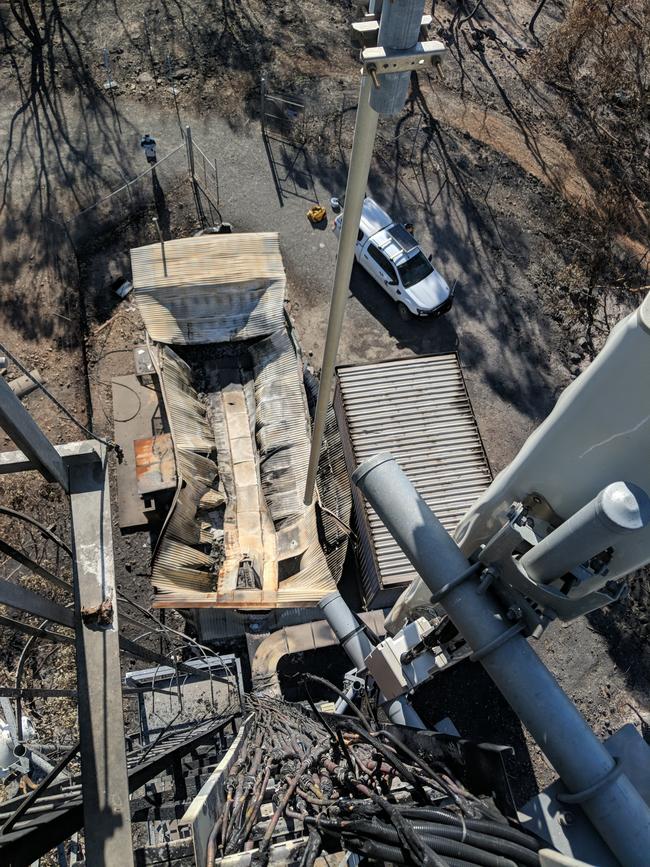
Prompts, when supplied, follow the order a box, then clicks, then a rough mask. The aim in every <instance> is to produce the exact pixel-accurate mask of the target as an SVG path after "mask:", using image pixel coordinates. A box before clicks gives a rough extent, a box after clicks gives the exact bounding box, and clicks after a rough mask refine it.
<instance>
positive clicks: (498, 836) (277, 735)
mask: <svg viewBox="0 0 650 867" xmlns="http://www.w3.org/2000/svg"><path fill="white" fill-rule="evenodd" d="M307 677H308V679H310V680H316V681H319V682H320V683H325V684H327V682H326V681H323V679H322V678H316V677H314V676H312V675H307ZM333 689H334V691H335V692H338V690H336V688H335V687H333ZM341 695H342V694H341ZM248 703H249V709H250V711H251V717H249V722H248V732H247V735H246V738H245V740H244V741H243V742H242V744H241V748H240V750H239V752H238V758H237V759H236V761H235V762H234V764H233V765H232V767H231V770H230V774H229V777H228V779H227V782H226V799H225V804H224V806H223V809H222V811H221V815H220V816H219V817H218V818H217V821H216V824H215V826H214V829H213V831H212V834H211V838H210V847H209V848H210V853H209V857H210V858H212V859H214V858H215V857H216V858H219V857H224V856H227V855H233V854H235V853H237V852H243V851H249V850H251V849H257V852H256V853H253V858H254V862H255V863H256V864H257V865H265V864H267V863H268V861H269V860H270V858H271V852H270V849H271V846H272V843H273V838H274V834H276V829H278V827H279V825H280V823H283V824H284V825H286V830H287V832H291V831H294V832H295V833H297V835H298V836H300V835H301V834H302V835H303V836H304V839H305V845H304V847H303V848H302V852H301V854H300V856H299V861H300V865H301V867H309V865H312V864H313V863H314V861H315V860H316V858H317V857H318V856H319V855H320V853H321V852H322V851H329V852H338V851H340V850H342V849H345V850H347V851H351V852H355V853H358V854H360V855H365V856H366V857H370V858H372V859H376V860H379V861H384V862H387V861H390V862H394V863H397V864H414V865H432V867H443V865H444V867H446V865H460V864H467V863H471V864H480V865H486V867H504V865H506V864H507V865H508V867H512V865H513V864H517V865H530V867H535V865H538V864H539V863H540V860H539V855H538V854H537V853H538V850H539V849H540V848H541V845H540V843H538V841H537V840H536V838H534V837H533V836H532V835H530V834H528V833H527V832H525V831H523V830H520V829H519V828H517V827H513V826H512V825H511V824H509V823H508V821H507V820H506V819H505V818H504V817H503V816H502V815H501V814H500V813H499V812H498V811H497V810H496V809H495V807H494V805H493V804H492V803H490V802H488V801H486V800H482V799H479V798H477V797H475V796H474V795H472V794H471V793H470V792H469V791H467V789H466V788H465V787H464V786H463V785H462V784H461V783H460V782H459V781H458V780H457V779H455V778H454V776H453V775H452V772H451V771H450V768H449V767H448V766H447V765H446V764H445V763H444V762H441V761H435V762H433V763H432V762H431V761H430V759H429V758H428V757H427V759H426V760H425V758H423V757H422V755H420V754H418V753H416V752H415V751H414V750H413V749H411V748H410V747H409V746H407V744H406V743H405V741H404V739H403V738H402V737H401V736H400V733H399V732H400V730H399V728H397V727H395V726H390V727H385V726H382V725H381V724H379V723H377V722H370V721H369V720H368V719H367V718H366V717H365V716H364V715H363V714H362V713H361V712H360V711H359V710H358V709H357V708H356V707H355V706H353V705H351V704H350V709H351V710H352V711H353V713H354V714H355V717H354V718H353V717H349V716H338V717H336V716H327V715H324V714H322V713H321V712H319V711H318V709H317V708H316V706H315V705H314V704H313V703H312V710H313V716H312V715H309V714H308V713H307V712H306V711H305V710H303V708H302V707H301V706H299V705H290V704H287V703H285V702H282V701H277V700H273V699H266V698H260V697H256V696H253V695H251V696H249V697H248ZM269 795H270V799H271V803H270V805H268V808H267V809H266V810H263V805H264V801H265V800H266V799H268V797H269ZM208 863H214V862H213V861H212V860H209V861H208Z"/></svg>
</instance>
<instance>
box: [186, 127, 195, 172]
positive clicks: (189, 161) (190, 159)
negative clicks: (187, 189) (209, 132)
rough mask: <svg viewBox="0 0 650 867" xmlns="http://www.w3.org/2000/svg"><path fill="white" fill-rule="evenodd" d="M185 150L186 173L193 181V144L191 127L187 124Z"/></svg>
mask: <svg viewBox="0 0 650 867" xmlns="http://www.w3.org/2000/svg"><path fill="white" fill-rule="evenodd" d="M185 150H186V151H187V171H188V172H189V175H190V178H191V180H192V181H194V144H193V142H192V127H191V126H189V124H188V125H187V126H186V127H185Z"/></svg>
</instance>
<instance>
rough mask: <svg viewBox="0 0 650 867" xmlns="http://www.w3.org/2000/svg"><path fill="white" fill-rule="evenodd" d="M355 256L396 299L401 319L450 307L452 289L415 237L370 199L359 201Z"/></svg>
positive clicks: (337, 229)
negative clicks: (360, 206)
mask: <svg viewBox="0 0 650 867" xmlns="http://www.w3.org/2000/svg"><path fill="white" fill-rule="evenodd" d="M342 221H343V214H342V213H341V214H339V215H338V217H337V218H336V219H335V220H334V226H333V229H334V234H335V235H336V237H337V238H338V236H339V234H340V231H341V223H342ZM355 257H356V260H357V262H358V263H359V264H360V265H361V266H362V267H363V268H365V269H366V271H367V272H368V273H369V274H370V276H371V277H373V278H374V279H375V280H376V281H377V283H379V285H380V286H381V287H382V288H383V289H385V290H386V292H388V294H389V295H390V297H391V298H394V299H395V301H397V309H398V310H399V314H400V316H401V317H402V319H410V317H411V316H440V315H441V314H443V313H446V312H447V311H448V310H449V309H450V308H451V305H452V301H453V290H451V289H450V288H449V286H448V285H447V283H446V282H445V280H444V279H443V278H442V277H441V276H440V274H438V272H437V271H436V269H435V268H434V267H433V265H432V264H431V262H430V261H429V260H430V258H431V257H429V259H427V257H426V256H425V255H424V253H423V252H422V250H421V249H420V247H419V245H418V242H417V241H416V240H415V238H414V237H413V236H412V235H411V234H410V233H409V232H407V231H406V229H405V228H404V226H403V225H402V224H401V223H395V222H394V221H393V220H391V218H390V217H389V216H388V214H387V213H386V211H383V210H382V209H381V208H380V207H379V205H378V204H377V203H376V202H375V201H374V200H373V199H369V198H366V199H365V201H364V203H363V211H362V213H361V223H360V225H359V236H358V238H357V244H356V250H355Z"/></svg>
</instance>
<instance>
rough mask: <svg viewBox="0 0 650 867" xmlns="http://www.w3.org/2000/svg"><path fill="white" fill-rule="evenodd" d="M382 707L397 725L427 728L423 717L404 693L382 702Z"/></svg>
mask: <svg viewBox="0 0 650 867" xmlns="http://www.w3.org/2000/svg"><path fill="white" fill-rule="evenodd" d="M382 708H383V710H384V711H385V712H386V715H387V716H388V719H389V720H390V721H391V722H392V723H395V725H398V726H411V727H412V728H414V729H425V728H426V726H425V724H424V722H423V720H422V717H421V716H420V714H419V713H418V712H417V711H416V710H415V708H414V707H413V705H412V704H411V703H410V702H409V700H408V699H407V698H406V696H404V695H400V697H399V698H396V699H393V701H389V702H386V703H385V704H382Z"/></svg>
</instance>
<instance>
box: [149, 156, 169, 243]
mask: <svg viewBox="0 0 650 867" xmlns="http://www.w3.org/2000/svg"><path fill="white" fill-rule="evenodd" d="M151 186H152V189H153V201H154V205H155V208H156V216H157V217H158V225H159V226H160V231H161V232H162V234H163V238H164V239H165V241H169V240H171V229H170V225H171V221H170V215H169V208H168V207H167V202H166V200H165V193H164V192H163V188H162V187H161V186H160V181H159V180H158V175H157V173H156V169H154V170H153V171H152V172H151Z"/></svg>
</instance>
